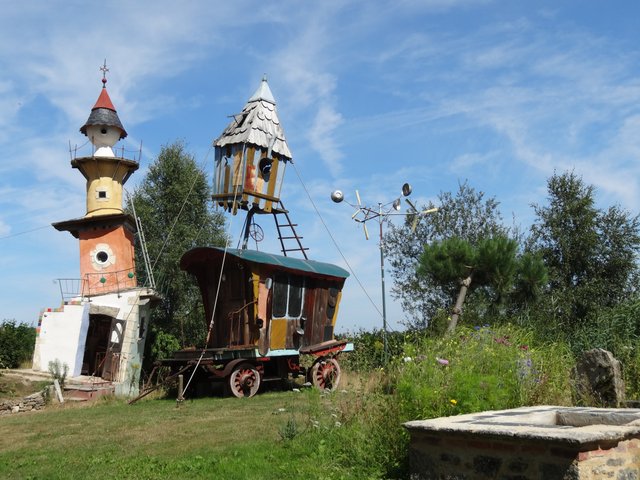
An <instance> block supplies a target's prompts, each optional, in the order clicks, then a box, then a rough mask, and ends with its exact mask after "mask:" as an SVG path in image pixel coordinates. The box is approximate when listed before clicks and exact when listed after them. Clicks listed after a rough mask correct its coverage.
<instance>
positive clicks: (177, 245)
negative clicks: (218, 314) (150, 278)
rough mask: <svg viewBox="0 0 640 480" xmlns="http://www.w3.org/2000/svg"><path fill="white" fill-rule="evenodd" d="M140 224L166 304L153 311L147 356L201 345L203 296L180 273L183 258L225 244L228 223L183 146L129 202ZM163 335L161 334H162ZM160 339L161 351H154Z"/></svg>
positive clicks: (167, 155)
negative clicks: (175, 347) (193, 250)
mask: <svg viewBox="0 0 640 480" xmlns="http://www.w3.org/2000/svg"><path fill="white" fill-rule="evenodd" d="M131 202H133V204H134V206H135V210H136V214H137V215H138V217H139V218H140V219H141V221H142V227H143V231H144V236H145V239H146V245H147V249H148V252H149V258H150V260H151V267H152V271H153V274H154V278H155V280H156V286H157V289H158V291H159V293H160V294H161V296H162V302H161V304H160V305H159V306H157V307H156V308H155V309H153V313H152V318H151V334H152V339H151V341H150V342H147V343H148V345H149V351H151V352H160V351H162V352H164V350H166V348H165V346H166V345H165V344H171V343H173V344H175V342H172V341H171V338H170V336H173V337H175V338H176V339H178V341H179V344H181V345H182V346H186V345H196V344H199V343H202V341H203V339H204V336H205V334H206V328H205V321H204V313H203V309H202V305H201V297H200V292H199V290H198V288H197V286H196V285H195V283H194V281H193V279H192V278H190V277H189V276H188V275H187V274H186V273H185V272H183V271H182V270H180V266H179V263H180V258H181V257H182V255H183V254H184V253H185V252H186V251H187V250H189V249H191V248H194V247H197V246H222V245H224V244H225V242H226V234H225V230H224V218H223V216H222V215H221V214H219V213H216V212H214V211H213V205H212V202H211V192H210V188H209V184H208V182H207V176H206V174H205V172H204V171H203V170H202V169H201V168H200V167H199V166H198V165H197V164H196V161H195V159H194V157H193V156H192V155H191V154H189V153H187V152H186V150H185V146H184V144H183V143H182V142H175V143H173V144H170V145H165V146H163V147H162V149H161V151H160V154H159V155H158V158H157V159H156V160H155V161H154V163H153V164H152V165H151V166H150V167H149V171H148V172H147V175H146V176H145V178H144V179H143V181H142V183H141V184H140V185H139V187H138V188H137V189H136V190H135V192H134V193H133V195H132V196H131V198H130V199H129V200H128V205H127V208H128V210H129V211H131ZM136 254H137V258H136V265H137V269H138V274H139V275H140V276H139V278H145V277H146V272H145V271H144V262H143V259H142V255H141V254H140V249H139V248H138V249H137V250H136ZM160 332H161V333H162V334H159V333H160ZM156 339H158V341H161V342H162V343H163V346H159V345H158V346H155V344H154V342H155V340H156Z"/></svg>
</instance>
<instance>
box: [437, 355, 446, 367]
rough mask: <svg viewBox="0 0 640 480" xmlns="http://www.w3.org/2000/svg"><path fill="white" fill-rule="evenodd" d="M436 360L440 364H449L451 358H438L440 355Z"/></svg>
mask: <svg viewBox="0 0 640 480" xmlns="http://www.w3.org/2000/svg"><path fill="white" fill-rule="evenodd" d="M436 361H437V362H438V363H439V364H440V365H449V360H447V359H446V358H438V357H436Z"/></svg>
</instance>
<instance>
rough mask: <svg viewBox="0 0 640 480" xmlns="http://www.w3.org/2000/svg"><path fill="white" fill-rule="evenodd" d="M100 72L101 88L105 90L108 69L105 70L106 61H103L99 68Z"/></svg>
mask: <svg viewBox="0 0 640 480" xmlns="http://www.w3.org/2000/svg"><path fill="white" fill-rule="evenodd" d="M100 71H102V88H107V72H108V71H109V68H107V59H106V58H105V59H104V64H103V65H102V66H101V67H100Z"/></svg>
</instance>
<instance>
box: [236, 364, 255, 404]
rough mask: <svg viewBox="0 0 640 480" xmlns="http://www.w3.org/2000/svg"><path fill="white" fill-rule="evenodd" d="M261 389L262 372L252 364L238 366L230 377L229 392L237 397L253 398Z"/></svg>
mask: <svg viewBox="0 0 640 480" xmlns="http://www.w3.org/2000/svg"><path fill="white" fill-rule="evenodd" d="M259 388H260V372H258V370H256V368H255V367H254V366H253V365H251V364H250V363H241V364H240V365H237V366H236V367H235V368H234V369H233V371H232V372H231V375H229V390H230V391H231V393H232V394H233V395H234V396H235V397H238V398H242V397H253V396H254V395H255V394H256V393H257V391H258V389H259Z"/></svg>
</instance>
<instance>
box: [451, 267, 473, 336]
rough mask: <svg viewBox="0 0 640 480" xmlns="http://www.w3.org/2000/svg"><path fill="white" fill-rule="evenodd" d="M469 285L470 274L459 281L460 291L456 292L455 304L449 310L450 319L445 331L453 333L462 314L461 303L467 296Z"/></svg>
mask: <svg viewBox="0 0 640 480" xmlns="http://www.w3.org/2000/svg"><path fill="white" fill-rule="evenodd" d="M469 285H471V275H469V276H468V277H467V278H465V279H464V280H462V281H461V282H460V291H459V292H458V298H457V300H456V305H455V307H453V311H452V312H451V321H450V322H449V326H448V327H447V333H453V332H454V331H455V329H456V326H457V325H458V319H459V318H460V315H461V314H462V305H463V304H464V299H465V297H466V296H467V290H468V289H469Z"/></svg>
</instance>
